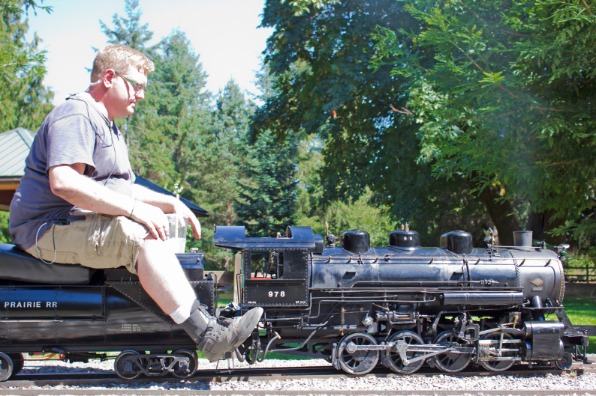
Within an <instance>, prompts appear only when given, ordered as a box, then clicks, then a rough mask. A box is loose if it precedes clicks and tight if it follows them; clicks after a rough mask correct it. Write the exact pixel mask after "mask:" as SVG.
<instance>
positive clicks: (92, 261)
mask: <svg viewBox="0 0 596 396" xmlns="http://www.w3.org/2000/svg"><path fill="white" fill-rule="evenodd" d="M153 70H154V65H153V62H151V61H150V60H149V59H148V58H147V57H146V56H145V55H144V54H143V53H141V52H139V51H137V50H134V49H132V48H129V47H127V46H123V45H111V46H108V47H106V48H105V49H103V50H101V51H100V52H99V53H98V54H97V56H96V58H95V60H94V62H93V69H92V71H91V84H90V85H89V88H88V89H87V90H86V91H85V92H81V93H79V94H76V95H73V96H70V97H69V98H68V100H66V101H65V102H64V103H63V104H61V105H59V106H58V107H56V108H55V109H54V110H53V111H52V112H50V114H49V115H48V116H47V118H46V119H45V121H44V122H43V124H42V125H41V127H40V129H39V131H38V132H37V135H36V137H35V140H34V142H33V145H32V147H31V151H30V153H29V155H28V157H27V160H26V169H25V175H24V176H23V178H22V179H21V183H20V186H19V188H18V190H17V192H16V194H15V195H14V198H13V201H12V203H11V206H10V231H11V234H12V236H13V238H14V240H15V244H16V245H17V246H18V247H20V248H21V249H23V250H25V251H26V252H28V253H30V254H32V255H33V256H35V257H38V258H41V259H43V260H45V261H47V262H49V263H54V262H55V263H64V264H81V265H83V266H86V267H91V268H112V267H119V266H125V267H126V268H127V269H128V270H129V271H130V272H132V273H137V274H138V276H139V280H140V283H141V285H142V287H143V288H144V290H145V291H146V292H147V293H148V294H149V295H150V296H151V298H152V299H153V300H154V301H155V302H156V303H157V305H158V306H159V307H160V308H161V309H162V310H163V311H164V312H165V313H166V314H167V315H169V316H170V317H171V318H172V320H173V321H174V322H176V323H178V324H180V325H181V327H182V328H183V329H184V330H185V331H186V332H187V333H188V334H189V335H190V336H191V338H192V339H193V340H194V341H195V342H196V343H197V347H198V349H199V350H201V351H202V352H204V353H205V355H206V356H207V358H208V359H209V360H211V361H214V360H218V359H221V358H222V357H223V356H224V355H225V353H226V352H231V351H233V350H234V349H235V348H236V347H237V346H239V345H240V344H241V343H242V342H244V340H245V339H246V338H247V337H248V336H249V335H250V334H251V333H252V330H253V329H254V328H255V327H256V325H257V324H258V321H259V319H260V317H261V315H262V312H263V310H262V309H261V308H255V309H252V310H251V311H249V312H248V313H247V314H246V315H244V316H242V317H241V318H236V319H234V320H226V321H218V320H217V319H216V318H214V317H212V316H210V315H209V313H208V312H206V311H205V310H204V309H203V308H202V307H201V305H200V303H199V302H198V301H197V298H196V295H195V293H194V290H193V288H192V286H191V285H190V284H189V282H188V280H187V279H186V276H185V274H184V272H183V270H182V268H181V266H180V265H179V262H178V260H177V258H176V255H175V254H174V252H173V251H172V249H171V247H169V246H170V245H168V244H167V243H166V242H165V241H166V240H167V239H168V229H169V223H168V218H167V216H166V214H175V215H177V216H179V217H180V218H183V219H186V220H187V221H188V222H189V223H190V224H191V226H192V230H193V233H194V236H195V237H196V238H200V236H201V226H200V223H199V221H198V219H197V218H196V217H195V215H194V214H193V213H192V212H191V211H190V209H188V207H187V206H186V205H184V204H183V203H182V202H181V201H180V200H178V199H177V198H175V197H171V196H166V195H162V194H159V193H156V192H153V191H151V190H149V189H147V188H144V187H141V186H139V185H136V184H134V183H133V182H134V174H133V172H132V170H131V166H130V161H129V158H128V149H127V146H126V143H125V139H124V137H123V136H122V134H121V133H120V131H119V130H118V128H117V127H116V125H115V124H114V119H115V118H122V117H127V116H129V115H131V114H132V113H134V110H135V106H136V105H137V103H138V102H139V101H141V100H142V99H143V98H144V97H145V90H146V86H147V75H148V74H149V73H150V72H152V71H153Z"/></svg>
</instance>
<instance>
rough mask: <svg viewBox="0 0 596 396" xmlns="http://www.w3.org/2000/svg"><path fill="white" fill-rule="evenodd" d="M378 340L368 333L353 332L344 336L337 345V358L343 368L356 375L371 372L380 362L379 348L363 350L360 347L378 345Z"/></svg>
mask: <svg viewBox="0 0 596 396" xmlns="http://www.w3.org/2000/svg"><path fill="white" fill-rule="evenodd" d="M376 345H378V344H377V340H375V339H374V338H373V337H372V336H371V335H369V334H366V333H353V334H349V335H347V336H345V337H344V338H342V340H341V341H340V343H339V344H338V345H337V360H338V361H339V366H340V367H341V369H342V370H343V371H344V372H346V373H348V374H354V375H364V374H368V373H370V372H371V371H372V370H373V369H374V368H375V367H376V366H377V363H378V362H379V351H378V350H363V349H359V347H367V346H376Z"/></svg>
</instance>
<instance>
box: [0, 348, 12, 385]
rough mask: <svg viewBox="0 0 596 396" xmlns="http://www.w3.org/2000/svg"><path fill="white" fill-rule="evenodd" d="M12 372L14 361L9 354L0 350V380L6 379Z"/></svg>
mask: <svg viewBox="0 0 596 396" xmlns="http://www.w3.org/2000/svg"><path fill="white" fill-rule="evenodd" d="M13 372H14V363H13V361H12V359H11V358H10V356H8V355H7V354H5V353H4V352H0V381H6V380H7V379H9V378H10V377H12V374H13Z"/></svg>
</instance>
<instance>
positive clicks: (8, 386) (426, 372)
mask: <svg viewBox="0 0 596 396" xmlns="http://www.w3.org/2000/svg"><path fill="white" fill-rule="evenodd" d="M588 373H596V365H595V364H582V363H576V364H574V365H573V366H572V367H571V369H569V370H553V369H551V368H536V367H534V368H530V367H528V366H521V367H519V368H518V369H515V370H508V371H505V372H491V371H485V370H475V369H469V370H465V371H462V372H459V373H452V374H450V373H444V372H440V371H437V370H432V369H430V368H424V369H422V370H420V371H418V372H417V373H415V374H412V375H409V376H404V377H412V378H416V377H419V376H424V377H432V376H439V375H441V376H452V377H490V376H506V377H519V376H533V377H540V376H546V375H562V376H563V375H577V376H579V375H584V374H588ZM370 376H375V377H380V378H384V377H386V378H389V377H395V376H399V374H396V373H394V372H392V371H390V370H386V369H377V370H375V371H373V372H372V373H370V374H368V375H366V376H363V377H364V378H365V377H370ZM342 377H343V378H345V377H350V376H348V375H346V374H345V373H343V372H341V371H338V370H336V369H335V368H333V367H331V366H329V367H326V366H323V367H321V366H317V367H304V366H301V367H283V368H258V367H249V368H237V369H207V370H201V371H198V372H197V373H196V374H195V375H194V376H192V377H190V378H186V379H180V378H175V377H139V378H137V379H134V380H123V379H121V378H119V377H118V376H116V374H115V373H111V372H89V373H72V372H70V373H69V372H68V370H67V369H65V370H64V371H63V372H59V373H51V374H46V373H44V374H19V375H17V376H15V377H14V378H13V379H11V380H9V381H6V382H1V383H0V395H14V394H19V395H35V396H37V395H39V394H40V389H39V388H40V387H43V392H42V394H44V395H46V394H47V395H54V394H56V395H62V394H64V393H65V391H66V389H64V387H69V386H77V387H81V386H85V387H86V388H83V389H68V391H67V393H68V394H73V395H75V394H96V395H114V394H131V391H133V393H134V394H135V395H137V394H138V395H144V394H160V395H161V394H163V395H170V394H171V395H174V394H176V395H186V394H201V393H197V391H200V390H201V386H200V384H201V383H205V384H208V383H211V382H224V381H247V380H249V379H250V380H252V381H272V380H291V379H300V378H310V379H326V378H330V379H331V378H332V379H338V378H342ZM155 383H160V384H185V385H188V386H190V387H192V388H193V389H189V390H185V389H172V390H171V391H168V390H167V389H165V390H164V389H159V390H158V391H157V390H151V389H143V387H146V386H148V385H150V384H155ZM52 387H60V388H57V389H52ZM90 387H103V388H104V389H90ZM120 388H127V389H120ZM139 388H140V389H139ZM204 388H205V389H204V390H205V391H207V390H209V388H208V385H205V386H204ZM16 389H18V390H19V391H18V393H15V390H16ZM263 392H264V393H258V392H256V393H255V392H252V391H251V392H250V393H251V394H255V395H258V394H272V391H268V392H266V391H263ZM288 392H289V393H284V392H279V394H300V392H296V393H292V392H291V391H288ZM404 392H405V393H399V392H396V391H391V392H390V393H387V394H392V395H400V394H413V393H416V394H424V392H419V391H416V392H412V391H404ZM446 392H447V393H445V392H443V391H437V390H433V391H429V394H441V395H449V394H462V391H461V390H459V391H457V392H455V391H454V392H452V393H449V391H446ZM519 392H523V391H519ZM519 392H518V391H507V393H508V394H513V395H515V394H520V395H523V394H524V393H519ZM528 392H529V393H525V394H540V393H537V392H538V391H535V390H534V391H528ZM235 393H236V392H235ZM239 393H242V392H239ZM275 393H276V394H277V393H278V392H277V391H276V392H275ZM302 393H304V392H302ZM307 393H313V392H307ZM325 393H326V394H345V392H344V393H338V392H332V391H330V392H327V391H325ZM482 393H483V394H487V395H490V394H491V392H490V391H483V392H482ZM501 393H502V391H501ZM557 393H558V394H561V395H566V394H577V393H578V391H569V392H567V391H564V390H563V391H557ZM580 393H581V392H580ZM208 394H218V392H217V391H213V390H209V391H208ZM220 394H225V392H221V393H220ZM349 394H367V393H366V392H351V393H349ZM375 394H379V395H383V394H384V393H383V392H380V391H379V392H375ZM493 394H497V393H493ZM545 394H548V393H545ZM550 394H552V391H551V393H550ZM582 394H584V393H582ZM585 394H587V393H585Z"/></svg>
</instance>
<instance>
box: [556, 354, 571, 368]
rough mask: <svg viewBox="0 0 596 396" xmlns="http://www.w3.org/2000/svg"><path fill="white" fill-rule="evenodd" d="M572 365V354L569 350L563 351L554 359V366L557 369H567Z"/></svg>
mask: <svg viewBox="0 0 596 396" xmlns="http://www.w3.org/2000/svg"><path fill="white" fill-rule="evenodd" d="M571 365H573V355H571V353H569V352H564V353H563V357H562V358H561V359H559V360H557V361H555V366H556V367H557V368H558V369H559V370H568V369H570V368H571Z"/></svg>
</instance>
